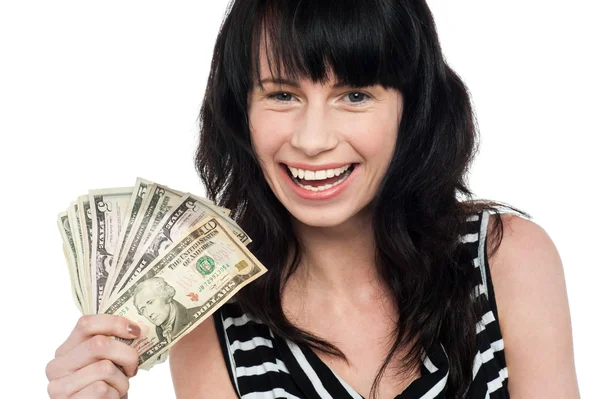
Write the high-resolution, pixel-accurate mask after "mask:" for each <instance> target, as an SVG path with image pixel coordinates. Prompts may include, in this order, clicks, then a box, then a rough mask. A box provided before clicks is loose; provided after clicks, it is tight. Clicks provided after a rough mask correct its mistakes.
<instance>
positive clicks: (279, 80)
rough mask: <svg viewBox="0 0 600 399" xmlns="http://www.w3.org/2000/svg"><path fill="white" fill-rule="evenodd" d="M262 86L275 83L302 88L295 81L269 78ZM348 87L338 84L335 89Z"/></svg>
mask: <svg viewBox="0 0 600 399" xmlns="http://www.w3.org/2000/svg"><path fill="white" fill-rule="evenodd" d="M260 83H261V84H263V85H264V84H265V83H274V84H281V85H287V86H292V87H295V88H300V85H299V84H298V82H295V81H293V80H288V79H273V78H267V79H262V80H261V81H260ZM345 86H348V85H346V84H344V83H342V82H337V83H335V84H334V85H333V87H334V88H336V89H337V88H338V87H345Z"/></svg>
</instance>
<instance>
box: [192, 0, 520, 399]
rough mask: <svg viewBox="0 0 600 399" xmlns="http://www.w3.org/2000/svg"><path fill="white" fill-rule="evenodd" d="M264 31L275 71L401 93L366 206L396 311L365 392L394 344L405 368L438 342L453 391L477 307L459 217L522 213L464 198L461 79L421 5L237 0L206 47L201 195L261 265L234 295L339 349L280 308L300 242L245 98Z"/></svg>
mask: <svg viewBox="0 0 600 399" xmlns="http://www.w3.org/2000/svg"><path fill="white" fill-rule="evenodd" d="M261 39H264V43H267V42H268V43H270V46H269V48H268V50H267V56H268V60H269V69H270V70H271V73H272V75H273V76H274V77H277V78H279V77H281V67H283V68H284V70H285V74H286V76H285V77H286V78H289V79H294V80H295V79H297V78H298V77H303V78H309V79H311V80H312V81H313V82H315V83H316V82H319V83H323V82H326V81H327V77H328V75H327V71H328V68H331V69H332V70H333V72H334V73H335V77H336V78H337V80H338V81H340V82H342V83H346V84H348V85H350V86H352V87H363V86H369V85H376V84H380V85H382V86H383V87H385V88H390V87H392V88H395V89H397V90H399V91H400V92H401V93H402V96H403V101H404V108H403V114H402V119H401V122H400V124H399V126H398V138H397V142H396V146H395V150H394V153H393V157H392V160H391V163H390V165H389V169H388V170H387V173H386V175H385V177H384V179H383V181H382V184H381V186H380V188H379V191H378V193H377V195H376V197H375V198H374V201H373V204H372V206H373V222H372V223H373V230H374V232H375V242H376V259H375V263H376V265H377V270H378V273H379V274H380V275H381V276H382V277H383V281H386V282H387V284H388V289H389V291H390V292H391V294H392V295H393V297H394V299H395V301H396V306H397V308H398V312H399V315H400V318H399V320H398V322H397V328H396V336H395V342H394V345H393V347H392V349H391V350H390V352H389V355H388V356H387V358H386V359H385V361H384V362H383V364H382V367H381V369H380V371H379V373H378V376H377V378H376V380H375V383H374V384H373V386H372V389H371V393H372V394H375V393H376V387H377V385H378V383H379V381H380V379H381V377H382V375H383V371H384V369H385V368H386V367H387V366H388V365H389V364H390V362H391V361H392V358H393V354H394V353H395V352H396V351H398V350H399V349H400V348H407V349H409V351H408V355H407V356H406V357H405V358H404V359H403V360H402V364H400V365H396V364H394V366H396V367H398V369H399V370H400V371H408V370H411V369H413V368H415V367H416V366H417V365H419V364H420V362H421V356H422V354H423V353H424V351H427V350H428V349H429V348H431V347H432V345H433V344H434V343H435V342H436V341H437V340H439V341H440V342H441V343H442V344H443V345H444V347H445V349H446V351H447V354H448V357H449V362H450V365H449V366H450V374H449V378H448V391H447V392H448V393H449V394H450V395H451V396H456V397H461V396H462V395H463V394H464V393H465V392H466V391H467V389H468V386H469V384H470V382H471V379H472V366H473V359H474V357H475V354H476V346H475V338H476V330H475V328H476V323H477V321H478V319H477V314H478V308H477V302H476V301H474V300H473V299H472V297H471V292H472V287H473V286H474V285H475V284H474V281H475V280H474V279H475V270H476V269H475V268H474V267H473V265H472V264H471V263H469V262H467V261H465V260H464V259H462V257H461V256H460V254H459V253H458V252H459V251H458V248H459V247H460V246H459V237H460V235H461V234H463V233H464V232H465V227H466V219H467V217H468V216H470V215H473V214H475V213H477V212H480V211H484V210H487V211H490V212H492V213H498V210H499V208H500V207H508V208H510V209H512V210H514V211H517V212H519V213H521V214H523V215H526V216H529V215H527V214H526V213H524V212H521V211H519V210H517V209H515V208H513V207H510V206H508V205H506V204H502V203H498V202H493V201H484V200H474V199H473V193H472V192H471V191H470V190H469V188H468V185H467V174H468V170H469V167H470V165H471V163H472V161H473V158H474V156H475V154H476V153H477V150H478V131H477V130H478V129H477V124H476V119H475V116H474V115H473V112H472V107H471V103H470V96H469V92H468V90H467V88H466V87H465V85H464V84H463V82H462V81H461V79H460V78H459V76H458V75H457V74H456V73H455V72H454V71H453V70H452V69H451V68H450V67H449V66H448V65H447V63H446V62H445V60H444V57H443V55H442V51H441V49H440V44H439V41H438V37H437V33H436V28H435V23H434V20H433V17H432V14H431V12H430V10H429V8H428V6H427V4H426V2H425V1H424V0H370V1H364V0H343V1H342V0H277V1H273V0H238V1H235V0H234V1H232V2H231V3H230V5H229V8H228V10H227V13H226V17H225V19H224V21H223V23H222V25H221V29H220V31H219V35H218V37H217V41H216V44H215V47H214V53H213V59H212V64H211V70H210V74H209V79H208V84H207V89H206V92H205V97H204V100H203V103H202V108H201V111H200V140H199V145H198V148H197V151H196V157H195V161H196V167H197V170H198V173H199V174H200V177H201V179H202V181H203V183H204V185H205V187H206V190H207V196H208V197H209V198H211V199H213V200H215V201H216V202H217V203H218V204H219V205H221V206H224V207H227V208H229V209H231V210H232V213H231V216H232V217H234V218H235V219H236V220H237V222H238V223H239V224H240V226H241V227H242V228H243V229H244V230H245V231H246V232H247V233H248V235H249V236H250V237H252V239H253V242H252V244H251V245H250V247H249V248H250V250H251V251H252V252H253V253H254V255H255V256H256V257H257V258H258V259H259V260H260V261H261V262H262V263H264V264H265V266H266V267H267V268H268V269H269V271H268V273H267V274H266V275H264V276H263V277H261V278H260V279H258V280H256V281H255V282H254V283H252V284H250V285H248V286H247V287H246V288H244V289H243V290H242V291H240V292H239V293H238V298H239V303H240V304H241V305H242V306H243V308H244V310H245V311H246V312H248V313H249V314H250V315H252V316H253V317H255V318H257V319H259V320H261V321H262V322H264V323H266V324H267V325H268V326H269V327H270V328H271V329H272V330H273V332H274V333H275V334H278V335H279V336H281V337H284V338H287V339H290V340H292V341H295V342H296V343H298V344H304V345H308V346H310V347H311V348H313V349H316V350H320V351H322V352H324V353H327V354H330V355H333V356H339V357H341V358H345V357H344V354H343V353H342V352H341V351H340V350H339V349H338V348H336V347H335V346H334V345H332V344H331V343H328V342H326V341H324V340H323V339H321V338H319V337H317V336H315V335H313V334H311V333H310V332H308V331H303V330H302V329H300V328H298V327H297V326H295V325H294V324H293V323H291V322H290V321H289V320H288V319H287V318H286V316H285V314H284V312H283V309H282V306H281V296H282V289H283V287H284V286H285V284H286V282H287V281H288V279H289V277H290V276H291V275H292V274H293V273H294V272H295V271H296V270H297V266H298V264H299V262H300V260H301V257H302V247H301V245H300V242H299V240H298V238H297V237H296V236H295V235H294V232H293V229H292V224H291V218H290V215H289V213H288V211H287V210H286V209H285V207H284V206H283V205H282V204H281V203H280V202H279V201H278V199H277V198H276V197H275V195H274V194H273V192H272V191H271V189H270V188H269V186H268V184H267V182H266V180H265V177H264V175H263V173H262V170H261V167H260V163H259V160H258V159H257V156H256V154H255V153H254V151H253V149H252V145H251V141H250V129H249V123H248V112H247V111H248V109H247V107H248V94H249V93H250V91H251V90H253V88H254V84H255V82H259V81H260V77H259V73H260V72H259V71H260V68H259V50H260V45H261V41H262V40H261ZM272 61H273V62H272ZM271 65H274V66H275V70H276V73H274V72H273V69H272V67H271ZM258 84H260V83H258ZM492 219H493V220H495V221H496V222H495V223H492V226H493V234H491V235H490V236H491V239H492V240H493V241H494V243H495V245H492V250H491V251H490V253H489V256H491V255H493V253H494V252H495V251H496V250H497V248H498V246H499V244H500V241H501V239H502V222H501V219H500V218H490V220H492ZM461 259H462V260H461Z"/></svg>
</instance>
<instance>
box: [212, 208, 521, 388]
mask: <svg viewBox="0 0 600 399" xmlns="http://www.w3.org/2000/svg"><path fill="white" fill-rule="evenodd" d="M488 220H489V213H488V212H480V213H479V214H477V215H473V216H471V217H470V218H469V219H468V227H469V231H468V234H466V235H464V236H462V237H461V245H462V246H463V248H461V249H463V251H462V252H461V253H463V254H464V256H468V257H469V258H470V259H471V261H472V264H473V266H474V267H475V268H477V269H478V270H479V271H480V273H479V274H478V275H480V277H481V278H480V279H479V281H478V284H477V286H476V287H474V288H473V297H474V299H475V300H479V301H481V302H482V304H483V309H484V310H483V312H482V314H481V315H480V321H479V322H478V324H477V348H478V352H477V354H476V356H475V358H474V359H473V381H472V383H471V386H470V388H469V392H468V394H467V396H466V397H467V398H473V399H487V398H490V399H494V398H509V394H508V388H507V386H508V371H507V368H506V361H505V357H504V342H503V340H502V336H501V334H500V326H499V324H498V311H497V308H496V302H495V299H494V290H493V286H492V282H491V280H490V277H489V276H490V272H489V264H488V262H487V251H486V246H485V242H486V233H487V225H488ZM214 319H215V326H216V329H217V335H218V337H219V341H220V344H221V349H222V351H223V356H224V357H225V363H226V364H227V368H228V371H229V376H230V379H231V381H232V384H233V386H234V388H235V390H236V391H237V393H238V396H239V397H241V398H242V399H275V398H290V399H298V398H302V399H305V398H309V399H313V398H314V399H318V398H326V399H346V398H352V399H361V398H362V399H364V398H363V397H362V396H361V395H360V394H358V392H356V391H355V390H354V389H353V388H352V387H351V386H350V385H349V384H348V383H346V382H345V381H344V380H342V379H341V378H340V377H339V376H338V375H336V373H335V372H334V371H333V370H331V369H330V368H329V367H328V366H327V365H326V364H325V363H324V362H323V361H322V360H321V359H320V358H319V357H318V356H317V355H316V354H315V353H314V352H313V351H312V350H311V349H309V348H305V347H299V346H298V345H296V344H295V343H293V342H290V341H287V340H283V339H281V338H279V337H276V336H274V335H273V333H272V332H271V330H270V329H269V328H268V327H267V326H266V325H264V324H262V323H260V322H258V321H256V320H252V319H251V318H249V317H248V316H247V315H246V314H244V313H243V312H242V311H241V310H240V308H239V307H238V306H237V305H236V303H235V302H229V303H227V304H225V305H224V306H222V307H221V308H220V309H219V310H218V311H217V312H216V313H215V314H214ZM447 380H448V357H447V354H446V351H445V348H444V347H443V345H441V343H438V344H437V345H436V346H435V347H434V348H433V349H432V350H430V351H429V353H427V355H426V356H424V357H423V363H422V365H421V377H419V378H418V379H416V380H415V381H413V382H412V383H411V384H410V385H409V386H408V387H407V388H406V389H404V390H403V391H402V392H401V393H399V395H398V396H396V399H413V398H415V399H416V398H421V399H434V398H444V397H445V393H446V384H447Z"/></svg>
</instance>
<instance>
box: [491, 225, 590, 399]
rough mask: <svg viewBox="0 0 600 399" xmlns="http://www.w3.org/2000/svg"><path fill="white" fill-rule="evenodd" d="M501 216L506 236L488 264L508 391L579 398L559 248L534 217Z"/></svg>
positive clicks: (548, 397) (525, 395)
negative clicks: (505, 364)
mask: <svg viewBox="0 0 600 399" xmlns="http://www.w3.org/2000/svg"><path fill="white" fill-rule="evenodd" d="M501 217H502V221H503V223H504V238H503V240H502V242H501V244H500V247H499V249H498V252H497V253H496V254H494V255H493V256H492V257H491V258H490V259H489V265H490V270H491V274H492V282H493V284H494V291H495V295H496V304H497V307H498V317H499V322H500V329H501V332H502V337H503V340H504V353H505V356H506V363H507V369H508V389H509V391H510V396H511V398H513V399H521V398H526V399H531V398H544V399H552V398H557V399H558V398H560V399H564V398H579V397H580V396H579V389H578V386H577V377H576V374H575V363H574V356H573V337H572V332H571V318H570V314H569V304H568V301H567V290H566V285H565V277H564V272H563V266H562V262H561V259H560V256H559V254H558V251H557V249H556V247H555V245H554V243H553V242H552V240H551V239H550V237H549V236H548V234H547V233H546V231H545V230H544V229H542V228H541V227H540V226H539V225H537V224H536V223H534V222H532V221H529V220H527V219H523V218H520V217H517V216H514V215H510V214H503V215H502V216H501ZM491 226H492V220H491V219H490V225H489V228H490V229H491ZM489 231H491V230H489V229H488V232H489ZM488 237H489V235H488ZM490 251H491V242H490V240H489V239H488V253H490Z"/></svg>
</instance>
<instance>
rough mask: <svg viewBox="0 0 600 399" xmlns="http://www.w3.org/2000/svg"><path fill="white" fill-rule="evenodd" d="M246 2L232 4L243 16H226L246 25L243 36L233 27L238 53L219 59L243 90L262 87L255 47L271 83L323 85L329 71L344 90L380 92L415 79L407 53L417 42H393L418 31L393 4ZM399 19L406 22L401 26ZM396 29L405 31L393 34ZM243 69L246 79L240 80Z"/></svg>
mask: <svg viewBox="0 0 600 399" xmlns="http://www.w3.org/2000/svg"><path fill="white" fill-rule="evenodd" d="M247 3H248V4H246V5H244V6H242V5H241V4H240V5H239V6H240V8H242V7H243V8H246V10H244V11H245V12H239V13H237V15H235V16H232V19H238V18H239V20H238V21H235V23H236V24H239V25H238V26H248V27H250V26H251V27H252V28H251V34H250V35H247V33H250V32H243V31H245V30H246V29H236V30H235V32H237V34H240V35H244V36H245V37H246V38H248V39H249V40H250V43H245V42H246V40H248V39H246V38H244V37H239V38H238V40H239V42H240V44H242V45H241V46H239V47H238V48H239V49H240V52H231V53H227V54H223V56H224V58H225V59H224V62H225V64H226V65H228V68H227V71H230V72H232V73H233V75H232V76H230V77H229V78H230V79H231V80H232V81H235V80H237V79H239V77H242V76H246V79H247V80H246V81H245V82H243V83H242V82H239V84H240V85H243V86H246V87H248V89H250V88H252V87H253V86H254V84H258V85H259V86H260V87H261V89H262V84H260V73H259V71H260V68H259V61H260V57H259V54H260V45H261V42H262V43H265V44H266V48H265V50H266V54H267V60H268V67H269V70H270V71H271V75H272V77H273V78H275V79H281V78H285V79H288V80H293V81H298V80H299V79H303V78H306V79H310V80H311V81H312V82H313V83H321V84H325V83H327V82H328V81H329V79H330V78H331V77H330V76H328V69H331V71H332V72H333V73H334V76H335V79H336V81H337V82H340V83H342V84H345V85H348V86H351V87H365V86H371V85H377V84H380V85H382V86H383V87H385V88H386V89H387V88H390V87H393V88H396V89H398V90H400V91H403V90H404V89H405V86H406V84H407V82H410V81H412V80H413V78H414V76H415V71H416V70H417V68H416V60H417V59H418V57H413V56H411V55H414V54H415V53H416V52H418V48H415V43H417V42H418V40H413V41H405V42H399V41H398V40H397V39H396V38H398V37H405V38H415V37H417V36H418V35H419V32H416V31H415V28H416V27H415V26H414V25H413V24H411V22H410V20H409V16H408V14H406V13H399V12H398V11H401V10H399V4H395V5H394V7H392V6H391V5H390V4H389V2H388V1H378V0H375V1H373V0H371V1H364V0H347V1H344V2H341V1H304V2H303V1H297V0H282V1H277V2H275V1H248V2H247ZM303 3H306V4H303ZM253 6H254V9H252V8H253ZM400 8H401V7H400ZM239 11H241V10H239ZM403 15H404V18H405V19H406V21H402V18H403ZM391 19H394V21H392V20H391ZM398 19H400V23H399V21H398ZM231 23H232V24H233V23H234V22H233V21H232V22H231ZM399 26H400V27H401V28H402V29H403V30H406V31H400V32H397V31H396V32H394V31H393V30H394V28H395V29H398V27H399ZM230 33H233V32H230ZM234 34H235V33H234ZM238 40H236V41H238ZM244 44H245V45H244ZM248 48H250V49H251V54H250V55H248V54H246V56H245V57H244V56H243V55H242V54H241V53H242V51H243V49H248ZM398 60H400V62H398ZM249 71H251V72H250V73H251V74H252V76H247V75H248V72H249ZM232 86H233V87H236V86H237V85H236V84H233V85H232ZM239 100H242V99H241V98H240V99H239Z"/></svg>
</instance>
